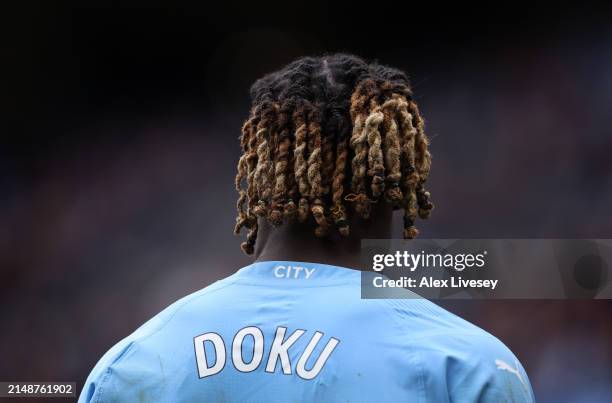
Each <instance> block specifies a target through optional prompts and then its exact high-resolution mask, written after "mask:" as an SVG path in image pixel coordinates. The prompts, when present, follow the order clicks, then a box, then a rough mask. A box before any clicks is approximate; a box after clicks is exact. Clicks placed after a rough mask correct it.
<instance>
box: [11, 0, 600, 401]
mask: <svg viewBox="0 0 612 403" xmlns="http://www.w3.org/2000/svg"><path fill="white" fill-rule="evenodd" d="M482 7H483V6H479V8H475V7H474V8H473V9H470V8H468V7H467V6H466V5H465V4H461V5H457V6H454V8H453V7H449V6H444V5H442V3H439V4H436V5H434V6H433V7H432V8H431V9H429V8H427V7H426V6H423V5H411V4H410V3H406V4H403V7H400V6H399V5H394V4H391V3H382V2H381V3H377V4H369V5H367V4H365V5H358V3H353V4H352V5H350V6H349V5H340V4H336V5H331V4H325V3H315V2H300V3H295V4H294V2H284V3H277V4H272V3H270V4H263V3H262V2H256V4H249V5H247V4H240V3H236V4H229V3H227V2H226V3H225V4H224V5H219V4H215V5H210V4H204V2H200V3H194V4H179V3H176V2H173V3H168V4H155V2H146V3H144V2H143V3H131V2H121V5H114V3H113V2H105V3H103V2H87V6H85V5H84V3H82V2H75V3H74V4H69V3H61V4H60V3H57V2H40V3H38V4H37V3H29V2H22V3H19V6H14V7H13V8H11V9H8V8H6V7H3V8H4V10H3V12H2V13H0V32H1V36H0V44H1V54H0V58H1V59H0V60H1V66H0V69H1V70H0V71H1V74H0V80H1V85H2V87H1V91H0V101H1V110H2V111H1V112H0V113H1V115H2V121H1V122H2V123H1V124H2V128H1V129H0V133H1V134H2V140H1V143H0V172H1V173H0V314H1V315H2V326H1V329H2V330H1V331H0V357H1V358H0V379H2V380H5V381H13V380H14V381H19V380H20V381H25V380H48V381H51V380H55V381H77V382H78V384H79V390H80V388H81V387H82V384H83V382H84V380H85V378H86V376H87V374H88V372H89V371H90V369H91V368H92V367H93V365H94V364H95V363H96V361H97V359H98V358H99V357H100V356H101V354H103V353H104V352H105V351H106V350H107V349H108V348H109V347H110V346H111V345H113V344H114V343H115V342H117V341H118V340H120V339H121V338H123V337H125V336H126V335H128V334H129V333H130V332H132V331H133V330H134V329H136V328H137V327H138V326H139V325H140V324H142V323H143V322H144V321H146V320H147V319H148V318H150V317H151V316H152V315H154V314H155V313H157V312H159V311H160V310H161V309H162V308H164V307H166V306H167V305H169V304H170V303H171V302H173V301H175V300H176V299H178V298H180V297H182V296H184V295H186V294H188V293H191V292H193V291H195V290H197V289H200V288H202V287H205V286H206V285H208V284H210V283H211V282H214V281H216V280H218V279H220V278H222V277H225V276H227V275H229V274H231V273H232V272H234V271H235V270H236V269H238V268H240V267H241V266H244V265H246V264H248V263H249V258H248V257H246V256H243V255H242V254H241V252H240V250H239V243H240V239H239V238H237V237H234V236H233V235H232V227H233V223H234V200H235V193H234V190H233V176H234V172H235V166H236V163H237V160H238V155H239V151H240V150H239V146H238V141H237V137H238V136H239V134H240V133H239V132H240V127H241V124H242V121H243V119H244V118H245V117H246V116H247V113H248V108H249V99H248V88H249V86H250V84H251V83H252V82H253V81H254V80H255V79H256V78H258V77H259V76H261V75H263V74H264V73H267V72H269V71H271V70H273V69H277V68H279V67H281V66H282V65H284V64H286V63H287V62H289V61H291V60H292V59H294V58H296V57H299V56H303V55H319V54H323V53H329V52H336V51H344V52H351V53H355V54H358V55H360V56H363V57H365V58H368V59H377V60H379V61H380V62H381V63H384V64H389V65H393V66H396V67H399V68H402V69H404V70H405V71H406V72H407V73H408V74H409V75H410V77H411V78H412V82H413V87H414V91H415V94H416V99H417V101H418V102H419V104H420V106H421V110H422V112H423V114H424V116H425V118H426V120H427V124H428V133H429V135H430V137H431V138H432V153H433V155H434V160H433V169H432V175H431V179H430V183H431V184H430V188H431V191H432V194H433V200H434V202H435V203H436V206H437V207H436V211H435V212H434V214H433V216H432V218H431V219H430V220H429V221H428V222H426V223H423V224H422V225H421V230H422V236H423V237H429V238H444V237H450V238H455V237H457V238H461V237H463V238H469V237H475V238H477V237H481V238H486V237H491V238H512V237H517V238H530V237H533V238H610V237H612V214H611V212H610V211H611V210H610V206H612V158H611V154H610V153H611V151H612V109H611V106H612V25H611V24H610V23H609V21H610V13H609V12H608V10H604V9H602V8H594V7H590V6H587V5H586V4H582V5H581V7H574V8H572V7H569V6H560V5H557V6H556V7H555V8H554V9H550V8H544V7H541V8H538V7H537V6H535V5H533V4H532V5H529V6H522V5H518V4H513V5H512V6H507V7H505V6H502V5H500V4H495V6H493V5H491V6H489V7H490V8H482ZM398 236H399V232H398ZM444 306H445V307H446V308H448V309H450V310H452V311H454V312H456V313H459V314H461V315H463V316H464V317H466V318H467V319H468V320H470V321H472V322H475V323H476V324H478V325H479V326H481V327H483V328H485V329H486V330H488V331H490V332H491V333H493V334H495V335H496V336H497V337H499V338H500V339H501V340H502V341H504V342H505V343H506V344H507V345H508V346H509V347H510V348H511V349H512V350H513V351H514V352H515V353H516V355H517V356H518V357H519V359H520V360H521V361H522V362H523V364H524V366H525V367H526V369H527V372H528V373H529V375H530V378H531V381H532V384H533V386H534V389H535V393H536V397H537V398H538V401H541V402H605V401H608V402H609V401H612V398H611V397H610V396H612V385H611V382H610V380H611V379H612V301H605V300H599V301H597V300H592V301H577V300H576V301H542V300H540V301H538V300H533V301H525V300H523V301H446V302H445V303H444Z"/></svg>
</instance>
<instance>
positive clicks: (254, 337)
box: [193, 326, 340, 380]
mask: <svg viewBox="0 0 612 403" xmlns="http://www.w3.org/2000/svg"><path fill="white" fill-rule="evenodd" d="M286 333H287V328H286V327H284V326H278V327H277V328H276V332H275V334H274V339H273V341H272V344H271V346H270V351H269V353H268V354H267V357H268V359H267V362H266V364H265V371H266V372H268V373H272V374H273V373H274V372H275V371H276V366H277V363H278V362H279V361H280V364H281V367H282V372H283V373H284V374H285V375H291V374H292V363H291V360H290V357H289V349H290V348H291V346H293V345H294V344H295V343H296V342H297V341H298V339H300V338H301V337H302V335H303V334H304V333H306V331H305V330H302V329H297V330H295V331H294V332H293V333H291V334H290V335H289V336H288V337H285V335H286ZM321 338H323V333H322V332H320V331H316V332H314V334H313V336H312V337H311V339H310V340H309V341H308V344H306V346H305V347H303V350H302V353H301V355H300V358H299V359H298V361H297V364H296V365H295V372H296V374H297V375H298V376H299V377H300V378H302V379H305V380H311V379H313V378H315V377H316V376H317V375H318V374H319V372H321V369H322V368H323V366H324V365H325V363H326V362H327V359H328V358H329V356H330V355H331V353H332V352H333V351H334V349H335V348H336V346H337V345H338V343H340V340H338V339H336V338H335V337H331V338H330V339H329V340H328V341H327V343H326V344H325V346H324V347H323V350H321V352H320V353H319V354H318V357H311V356H312V355H313V352H314V350H315V349H316V347H317V344H318V343H319V341H320V340H321ZM245 339H248V340H249V342H248V344H246V346H245V345H244V344H245ZM193 344H194V350H195V356H196V362H197V366H198V376H199V377H200V378H205V377H208V376H211V375H216V374H218V373H219V372H221V371H222V370H223V369H224V368H225V364H226V359H227V353H226V348H225V345H226V343H225V340H224V339H223V337H222V336H221V335H219V334H218V333H214V332H209V333H204V334H202V335H199V336H196V337H194V338H193ZM247 346H252V347H251V348H250V350H251V352H250V354H249V353H248V354H245V355H246V357H250V358H246V357H245V356H243V353H244V350H248V349H249V348H248V347H247ZM211 347H212V350H211ZM207 350H208V351H207ZM229 351H230V352H231V356H232V363H233V365H234V368H236V370H237V371H239V372H252V371H255V370H256V369H257V368H259V366H260V364H261V363H262V361H263V358H264V334H263V332H262V330H261V329H259V328H258V327H256V326H248V327H245V328H242V329H240V330H239V331H238V332H237V333H236V334H235V335H234V337H233V339H232V342H231V347H230V350H229ZM213 352H214V355H213V354H211V353H213ZM311 358H312V359H314V360H315V362H314V365H312V367H311V368H310V369H307V368H306V363H307V362H308V361H309V360H310V359H311ZM211 361H212V362H211Z"/></svg>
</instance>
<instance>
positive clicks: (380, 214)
mask: <svg viewBox="0 0 612 403" xmlns="http://www.w3.org/2000/svg"><path fill="white" fill-rule="evenodd" d="M378 210H380V211H378ZM372 216H373V217H375V219H369V220H363V219H359V218H353V219H351V220H350V225H351V227H350V228H351V234H350V236H348V237H342V236H341V235H340V234H338V233H337V232H334V233H333V234H331V235H330V236H328V237H324V238H318V237H316V236H315V235H314V228H313V227H312V226H311V225H307V224H302V223H285V224H283V225H281V226H280V227H278V228H274V227H272V226H271V225H270V224H268V223H267V222H266V221H264V220H260V221H259V231H258V234H257V247H256V250H255V261H258V262H261V261H271V260H289V261H300V262H312V263H324V264H329V265H333V266H343V267H349V268H353V269H359V270H365V269H366V267H365V265H364V263H363V262H362V259H361V240H362V239H367V238H371V239H382V238H385V239H387V238H389V237H390V232H391V219H392V213H391V210H390V209H388V208H385V207H384V206H379V207H378V208H375V209H374V211H372Z"/></svg>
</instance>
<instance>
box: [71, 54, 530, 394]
mask: <svg viewBox="0 0 612 403" xmlns="http://www.w3.org/2000/svg"><path fill="white" fill-rule="evenodd" d="M251 97H252V102H253V105H252V110H251V115H250V117H249V119H248V120H247V121H246V123H245V124H244V126H243V133H242V137H241V145H242V150H243V154H242V156H241V158H240V160H239V162H238V174H237V176H236V189H237V190H238V194H239V196H238V202H237V210H238V216H237V223H236V228H235V231H236V233H239V232H240V230H241V229H243V228H246V229H247V230H248V235H247V239H246V242H244V243H243V244H242V249H243V251H244V252H246V253H247V254H254V255H255V262H254V263H253V264H252V265H250V266H247V267H244V268H242V269H240V270H239V271H238V272H236V273H235V274H233V275H231V276H230V277H228V278H225V279H223V280H221V281H218V282H216V283H214V284H212V285H210V286H208V287H206V288H204V289H202V290H200V291H198V292H195V293H194V294H192V295H189V296H187V297H185V298H183V299H181V300H179V301H178V302H176V303H174V304H173V305H171V306H170V307H169V308H167V309H165V310H164V311H162V312H161V313H160V314H158V315H157V316H155V317H154V318H153V319H151V320H150V321H148V322H147V323H145V324H144V325H143V326H142V327H140V328H139V329H138V330H136V331H135V332H134V333H133V334H132V335H130V336H128V337H127V338H126V339H124V340H123V341H121V342H119V343H118V344H117V345H116V346H114V347H113V348H112V349H110V351H109V352H108V353H106V354H105V355H104V356H103V357H102V359H101V360H100V361H99V362H98V364H97V365H96V367H95V368H94V369H93V371H92V373H91V374H90V376H89V378H88V379H87V382H86V384H85V386H84V388H83V391H82V394H81V396H80V400H79V401H81V402H132V401H158V402H174V401H177V402H178V401H180V402H397V401H406V402H450V401H453V402H507V401H511V402H531V401H533V399H534V398H533V392H532V390H531V386H530V384H529V380H528V378H527V374H526V373H525V370H524V369H523V367H522V366H521V365H520V364H519V362H518V360H517V359H516V357H515V356H514V355H513V354H512V352H510V350H508V348H506V347H505V346H504V345H503V344H502V343H501V342H500V341H499V340H497V339H496V338H495V337H493V336H491V335H490V334H488V333H486V332H485V331H483V330H481V329H479V328H478V327H476V326H474V325H472V324H470V323H468V322H466V321H465V320H463V319H461V318H459V317H457V316H455V315H453V314H451V313H449V312H447V311H445V310H443V309H442V308H440V307H438V306H437V305H435V304H433V303H432V302H430V301H428V300H426V299H418V298H417V299H414V298H413V299H361V298H360V278H361V276H360V274H361V272H360V271H359V269H360V266H361V264H360V262H359V259H358V256H359V250H360V240H361V239H362V238H389V237H391V236H392V234H391V233H390V229H391V221H392V211H393V210H394V209H402V210H403V212H404V213H403V218H404V229H403V237H404V238H414V237H415V236H416V235H417V233H418V231H417V229H416V227H415V220H416V218H417V216H418V217H420V218H427V217H428V216H429V215H430V212H431V210H432V208H433V204H432V203H431V202H430V200H429V198H430V195H429V192H428V191H427V190H426V189H425V182H426V180H427V177H428V174H429V169H430V165H431V156H430V154H429V151H428V140H427V137H426V135H425V132H424V122H423V119H422V117H421V114H420V112H419V109H418V107H417V104H416V103H415V101H414V99H413V97H412V92H411V89H410V86H409V82H408V79H407V77H406V75H405V74H404V73H402V72H400V71H398V70H396V69H393V68H389V67H385V66H382V65H379V64H376V63H372V64H369V63H367V62H365V61H363V60H362V59H360V58H357V57H354V56H349V55H341V54H340V55H332V56H324V57H307V58H302V59H299V60H296V61H295V62H293V63H291V64H289V65H288V66H286V67H285V68H283V69H282V70H280V71H277V72H275V73H272V74H269V75H267V76H265V77H263V78H262V79H260V80H258V81H257V82H256V83H255V84H254V85H253V87H252V89H251Z"/></svg>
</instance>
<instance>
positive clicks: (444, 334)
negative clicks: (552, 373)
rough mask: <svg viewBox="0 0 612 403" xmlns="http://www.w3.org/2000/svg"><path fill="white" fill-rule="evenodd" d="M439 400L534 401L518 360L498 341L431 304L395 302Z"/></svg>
mask: <svg viewBox="0 0 612 403" xmlns="http://www.w3.org/2000/svg"><path fill="white" fill-rule="evenodd" d="M388 307H389V308H390V309H391V311H392V313H393V315H394V316H395V317H396V319H397V321H398V322H399V323H400V324H401V325H402V327H403V329H404V332H403V338H404V340H405V343H406V345H407V348H409V349H410V350H411V351H412V353H413V354H414V355H415V356H416V357H417V359H418V362H419V363H420V367H421V372H422V378H423V381H424V384H425V388H424V389H425V391H426V393H429V394H433V396H431V397H432V400H433V401H437V400H440V401H445V400H447V399H448V398H449V397H450V398H451V400H452V401H459V402H463V401H465V402H473V401H479V402H480V401H482V402H506V401H510V402H533V401H534V397H533V391H532V389H531V385H530V383H529V378H528V377H527V374H526V372H525V369H524V368H523V366H522V365H521V363H520V362H519V360H518V358H517V357H516V356H515V355H514V354H513V353H512V351H510V349H509V348H508V347H507V346H506V345H505V344H504V343H502V342H501V341H500V340H499V339H497V338H496V337H495V336H493V335H491V334H490V333H488V332H486V331H485V330H483V329H481V328H479V327H478V326H476V325H474V324H472V323H470V322H468V321H466V320H464V319H462V318H460V317H458V316H456V315H454V314H453V313H451V312H449V311H447V310H445V309H443V308H441V307H439V306H437V305H435V304H434V303H432V302H431V301H428V300H426V299H413V300H398V301H391V302H390V303H389V305H388Z"/></svg>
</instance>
